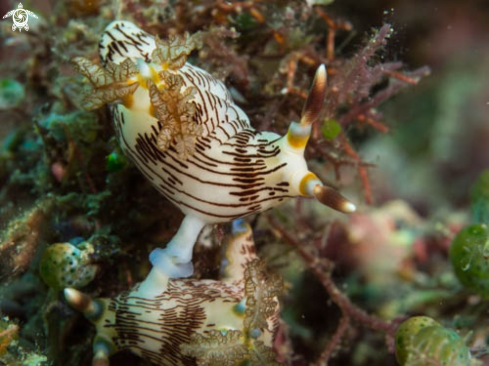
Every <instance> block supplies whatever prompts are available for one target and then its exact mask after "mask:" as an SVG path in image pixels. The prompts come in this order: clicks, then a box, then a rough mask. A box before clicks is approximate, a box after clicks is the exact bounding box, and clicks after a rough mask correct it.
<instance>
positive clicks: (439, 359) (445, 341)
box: [405, 326, 470, 366]
mask: <svg viewBox="0 0 489 366" xmlns="http://www.w3.org/2000/svg"><path fill="white" fill-rule="evenodd" d="M405 365H406V366H421V365H442V366H469V365H470V351H469V348H468V347H467V345H466V344H465V341H464V340H463V339H462V338H461V337H460V336H459V335H458V334H457V332H455V331H454V330H453V329H448V328H444V327H439V326H431V327H426V328H424V329H421V330H420V331H419V332H418V334H416V336H415V337H414V338H413V339H412V344H411V351H410V352H409V354H408V358H407V360H406V363H405Z"/></svg>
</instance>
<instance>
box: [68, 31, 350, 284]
mask: <svg viewBox="0 0 489 366" xmlns="http://www.w3.org/2000/svg"><path fill="white" fill-rule="evenodd" d="M198 43H199V39H198V37H192V36H188V35H185V36H184V37H177V36H172V37H171V38H169V39H168V40H166V41H162V40H160V39H159V38H157V37H156V38H155V37H153V36H151V35H149V34H148V33H146V32H144V31H143V30H141V29H139V28H137V27H136V26H135V25H134V24H132V23H130V22H127V21H115V22H113V23H111V24H110V25H109V26H108V27H107V28H106V30H105V32H104V34H103V36H102V39H101V42H100V45H99V47H100V49H99V51H100V57H101V59H102V62H103V65H104V67H101V66H98V65H96V64H93V63H92V62H91V61H89V60H87V59H83V58H76V59H74V62H75V64H76V65H77V68H78V70H79V71H80V72H81V73H82V74H83V75H84V76H86V77H87V78H88V79H89V81H90V83H91V84H92V86H93V87H94V91H93V93H92V94H91V95H90V97H89V99H87V106H86V107H87V108H89V109H94V108H98V107H100V106H101V105H103V104H105V103H109V105H110V109H111V112H112V116H113V120H114V125H115V129H116V133H117V136H118V139H119V142H120V144H121V146H122V149H123V150H124V152H125V153H126V154H127V155H128V156H129V157H130V158H131V159H132V161H133V162H134V163H135V164H136V166H137V167H138V168H139V169H140V170H141V172H142V173H143V174H144V175H145V176H146V178H148V180H149V181H150V182H151V183H152V184H153V185H154V187H155V188H156V189H157V190H158V191H159V192H160V193H161V194H163V195H164V196H165V197H167V198H168V199H169V200H170V201H172V202H173V203H174V204H175V205H177V206H178V207H179V208H180V209H181V210H182V211H183V213H184V214H185V215H186V216H185V219H184V220H183V222H182V224H181V226H180V228H179V230H178V232H177V234H176V235H175V236H174V237H173V238H172V240H171V241H170V243H169V244H168V245H167V246H166V248H165V249H155V250H154V251H153V252H152V253H151V255H150V260H151V263H152V264H153V270H152V272H151V274H150V276H149V278H155V279H157V278H158V276H160V275H162V274H163V275H165V276H169V277H171V278H179V277H188V276H190V275H192V273H193V267H192V250H193V246H194V244H195V242H196V239H197V237H198V235H199V233H200V231H201V229H202V228H203V227H204V226H205V225H206V224H214V223H220V222H229V221H232V220H234V219H237V218H241V217H243V216H247V215H250V214H254V213H258V212H262V211H265V210H267V209H270V208H272V207H274V206H276V205H278V204H280V203H281V202H283V201H285V200H286V199H289V198H292V197H296V196H306V197H315V198H316V199H317V200H318V201H320V202H321V203H323V204H325V205H327V206H329V207H331V208H333V209H336V210H339V211H342V212H345V213H350V212H353V211H355V209H356V208H355V205H354V204H353V203H351V202H349V201H348V200H346V199H345V198H344V197H342V196H341V195H340V194H339V193H338V192H337V191H335V190H334V189H332V188H330V187H326V186H324V185H323V183H322V182H321V181H320V180H319V179H318V178H317V176H316V175H315V174H314V173H312V172H310V171H309V170H308V168H307V163H306V161H305V159H304V149H305V147H306V144H307V141H308V139H309V135H310V132H311V125H312V123H314V122H315V121H316V120H317V119H318V117H319V114H320V111H321V109H322V106H323V101H324V96H325V89H326V68H325V67H324V65H321V66H320V67H319V68H318V70H317V72H316V76H315V78H314V81H313V84H312V87H311V91H310V93H309V97H308V99H307V101H306V103H305V106H304V109H303V112H302V117H301V120H300V122H299V123H296V122H292V123H291V125H290V127H289V130H288V132H287V134H286V135H285V136H280V135H277V134H275V133H272V132H258V131H255V129H253V127H251V125H250V122H249V120H248V117H247V116H246V114H245V113H244V112H243V111H242V110H241V108H240V107H238V106H237V105H236V104H235V103H234V102H233V99H232V97H231V95H230V93H229V91H228V90H227V89H226V87H225V86H224V84H223V83H222V82H221V81H219V80H217V79H216V78H214V77H213V76H211V75H210V74H209V73H207V72H206V71H204V70H202V69H200V68H198V67H196V66H193V65H191V64H190V63H188V62H186V61H187V56H188V55H189V54H190V52H191V51H192V49H193V48H194V47H196V46H197V44H198ZM149 278H148V279H149ZM150 282H151V281H148V283H150ZM150 290H151V289H149V288H148V291H150Z"/></svg>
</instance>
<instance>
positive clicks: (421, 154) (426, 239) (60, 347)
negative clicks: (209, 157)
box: [0, 0, 489, 366]
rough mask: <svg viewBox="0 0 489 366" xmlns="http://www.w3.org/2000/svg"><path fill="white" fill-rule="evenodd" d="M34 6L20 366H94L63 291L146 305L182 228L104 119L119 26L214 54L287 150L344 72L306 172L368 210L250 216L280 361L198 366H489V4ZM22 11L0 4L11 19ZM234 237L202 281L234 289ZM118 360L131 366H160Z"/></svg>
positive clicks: (22, 121) (8, 333)
mask: <svg viewBox="0 0 489 366" xmlns="http://www.w3.org/2000/svg"><path fill="white" fill-rule="evenodd" d="M22 6H23V9H26V10H29V11H30V12H32V13H34V15H35V16H37V18H36V17H35V16H33V15H29V16H28V30H27V29H25V28H23V29H15V30H13V27H12V26H13V25H14V24H15V22H14V19H16V18H15V17H16V15H15V14H13V13H12V14H11V15H10V16H8V17H4V19H2V20H1V21H0V37H1V49H0V141H1V142H0V365H8V366H11V365H12V366H14V365H15V366H17V365H25V366H27V365H72V366H82V365H91V364H92V358H93V356H94V355H93V351H92V343H93V342H94V337H95V333H96V331H95V327H94V326H93V325H92V324H91V322H90V321H89V320H87V318H86V317H84V316H83V314H81V312H79V311H77V310H75V309H73V308H72V307H71V306H70V305H69V304H68V303H67V301H66V299H65V297H64V295H63V289H64V288H66V287H73V288H77V289H80V290H81V291H82V292H83V293H85V294H88V295H89V296H90V297H93V298H115V297H116V296H118V295H119V294H121V293H124V292H125V291H128V290H130V289H131V288H132V287H133V286H134V285H135V284H136V283H138V282H140V281H142V280H143V279H144V278H145V277H146V275H147V274H148V272H149V271H150V269H151V264H150V262H149V260H148V256H149V253H150V252H151V251H152V250H153V249H154V248H156V247H158V246H163V245H164V244H165V243H167V242H169V241H170V239H171V238H172V236H173V235H174V234H175V233H176V231H177V229H178V228H179V226H180V223H181V221H182V219H183V217H184V216H183V214H182V213H181V212H180V210H179V209H178V208H177V207H176V206H175V205H173V204H172V203H171V202H170V201H168V200H167V199H166V198H165V197H164V196H163V195H161V194H160V193H159V192H158V191H157V190H155V189H154V188H153V187H152V186H151V184H150V182H149V180H148V179H146V177H145V176H144V175H143V174H141V172H140V171H139V170H138V169H137V168H136V166H135V165H134V164H133V162H132V161H131V160H130V158H129V157H127V156H126V155H125V154H124V152H123V151H122V149H121V147H120V146H119V143H118V141H117V139H116V135H115V132H114V127H113V121H112V117H111V114H110V113H109V110H108V108H107V107H105V106H100V105H97V106H96V108H87V100H89V101H92V102H93V100H94V99H95V96H96V95H97V94H96V92H97V91H94V90H91V89H90V88H89V86H90V80H89V79H90V78H89V77H88V78H87V73H84V72H78V71H77V69H78V70H80V67H79V65H78V67H77V65H76V63H74V62H73V59H74V58H77V57H83V58H85V59H88V60H90V61H91V62H93V63H94V64H99V63H100V60H99V55H98V50H99V42H100V37H101V36H102V34H103V32H104V29H105V27H106V26H107V25H108V24H109V23H111V22H112V21H113V20H127V21H130V22H132V23H134V24H135V25H137V26H138V27H139V28H141V29H143V30H144V31H146V32H148V33H149V34H152V35H158V36H159V37H160V39H162V40H165V39H167V38H168V37H171V36H175V35H181V36H183V35H184V34H185V32H188V33H189V34H190V35H195V34H198V35H199V39H200V42H199V43H200V44H198V45H195V47H193V48H194V49H192V50H190V51H189V52H188V55H187V56H188V59H187V61H188V62H189V63H191V64H193V65H196V66H198V67H200V68H202V69H204V70H206V71H207V72H209V73H210V74H211V75H212V76H213V77H214V78H216V79H218V80H221V81H222V82H223V83H224V84H225V86H226V87H227V89H228V90H229V93H230V95H231V96H232V99H233V100H234V102H235V103H236V104H237V105H238V106H239V107H240V108H241V109H242V110H243V111H244V112H245V113H246V114H247V116H248V117H249V120H250V123H251V125H252V126H253V128H255V129H256V130H258V131H273V132H275V133H277V134H279V135H281V136H282V135H285V134H286V133H287V129H288V127H289V124H290V122H291V121H299V120H300V118H301V112H302V109H303V105H304V102H305V100H306V97H307V95H308V93H309V88H310V85H311V83H312V81H313V78H314V75H315V72H316V70H317V69H318V67H319V65H321V64H324V65H326V68H327V75H328V81H327V88H326V96H325V99H324V103H323V105H322V109H321V112H320V118H318V120H317V121H315V122H314V124H313V127H312V133H311V137H310V140H309V143H308V145H307V147H306V150H305V153H304V154H305V157H306V160H307V162H308V166H309V168H310V169H311V171H314V172H315V173H316V175H317V176H318V177H319V178H320V179H321V180H322V181H323V182H325V183H327V185H329V186H331V187H334V188H335V189H338V190H340V191H341V192H342V194H343V195H344V196H345V197H348V199H349V200H350V201H352V202H354V203H355V205H356V206H357V211H356V212H355V213H352V214H343V213H338V212H335V211H333V210H331V209H330V208H328V207H324V206H321V205H320V204H318V203H317V202H316V201H315V200H314V199H309V198H305V197H300V198H294V199H291V200H288V201H287V202H284V203H283V204H282V205H280V206H278V207H276V208H274V209H272V210H269V211H265V212H261V213H258V214H256V215H251V216H247V217H246V218H245V220H246V222H247V223H248V224H249V225H250V227H251V229H252V230H253V239H254V241H255V244H256V250H257V254H258V257H259V258H260V259H261V260H263V263H265V264H266V268H267V272H268V273H270V274H271V275H270V276H271V278H273V279H276V278H278V277H274V276H275V275H277V276H278V275H280V276H281V278H282V280H283V283H282V284H281V285H280V286H278V285H277V286H276V287H273V286H272V285H273V284H272V281H263V283H262V285H263V286H264V288H263V289H262V290H263V293H265V294H267V291H268V295H266V296H264V297H267V296H268V297H269V298H275V296H276V295H277V294H278V300H279V303H280V318H279V319H278V320H277V321H278V328H277V329H276V332H275V334H274V337H273V342H271V344H269V345H268V346H267V348H266V349H265V348H264V349H261V348H260V347H259V346H258V345H257V344H255V345H253V346H249V347H250V349H249V350H247V351H246V352H252V353H253V352H255V353H257V354H258V353H260V352H261V353H260V355H261V354H264V355H266V357H265V356H264V357H263V358H260V357H254V356H253V357H252V356H249V357H248V356H246V357H244V356H243V357H244V358H242V359H240V358H239V357H238V356H236V352H237V351H236V348H233V345H232V344H231V343H229V340H226V341H224V340H222V342H221V343H218V342H217V341H216V342H215V343H212V342H208V343H205V342H194V343H193V344H191V346H192V347H193V348H192V352H193V353H189V354H188V357H186V358H185V359H184V360H183V361H182V360H179V362H182V363H183V364H190V365H193V364H198V365H221V364H222V365H224V364H226V365H227V364H229V365H233V364H250V365H263V364H277V363H278V364H283V365H297V366H302V365H326V364H328V365H352V366H357V365H358V366H360V365H379V366H383V365H386V366H387V365H409V366H415V365H417V366H421V365H447V366H448V365H449V366H455V365H457V366H458V365H460V366H464V365H472V366H474V365H489V301H488V298H489V228H488V227H487V225H488V222H489V83H488V82H487V80H488V75H489V42H488V39H489V2H488V1H483V0H479V1H477V0H466V1H464V2H460V1H455V0H424V1H421V0H413V1H409V2H406V1H400V0H397V1H396V0H369V1H354V0H335V1H332V0H307V1H306V0H303V1H302V0H296V1H279V0H249V1H239V2H237V1H223V0H202V1H197V0H194V1H191V0H112V1H108V0H107V1H106V0H69V1H49V0H31V1H26V2H23V3H22ZM16 9H20V7H19V2H17V1H10V0H2V2H1V3H0V15H2V16H3V15H4V14H8V13H9V12H11V11H12V10H14V11H15V10H16ZM17 14H18V13H17ZM25 14H29V13H23V14H20V15H21V16H20V18H19V16H17V19H16V21H17V23H19V22H22V19H21V18H22V15H23V16H25ZM92 84H93V83H92ZM91 97H92V99H90V98H91ZM115 99H116V98H113V99H112V100H110V102H114V100H115ZM102 104H103V103H102ZM203 195H205V192H203ZM231 230H232V229H230V224H227V223H223V224H216V225H211V226H209V227H207V228H206V229H205V232H204V233H203V234H202V235H201V237H200V239H199V241H198V243H197V245H196V247H195V250H194V261H193V264H194V269H195V272H194V275H193V278H195V280H196V281H197V280H198V281H200V280H202V281H203V280H204V279H218V278H219V276H220V269H221V266H222V253H221V252H222V251H221V247H223V246H225V244H226V243H227V242H228V240H227V238H229V236H230V233H231ZM209 243H210V244H209ZM247 279H248V280H249V279H250V278H249V277H247ZM266 286H270V287H269V288H265V287H266ZM272 287H273V288H272ZM278 288H280V291H278V290H277V289H278ZM255 290H256V289H255ZM247 294H248V295H247V296H248V297H250V296H251V295H249V293H248V292H247ZM264 304H265V305H267V306H269V307H270V306H272V305H273V306H275V305H274V304H275V303H273V304H272V302H271V300H270V301H268V302H267V301H264ZM271 304H272V305H271ZM265 308H266V306H264V307H263V309H261V308H260V309H259V310H257V314H258V315H260V316H262V317H263V316H265V315H266V316H265V322H266V319H267V317H268V316H269V315H270V313H269V312H270V308H267V309H265ZM272 312H273V311H272ZM264 314H265V315H264ZM416 316H422V318H420V317H416ZM92 321H93V319H92ZM178 326H179V325H178V324H177V325H175V329H176V328H177V327H178ZM262 328H263V327H262ZM262 330H263V329H262ZM223 334H224V333H223ZM224 335H225V334H224ZM251 337H252V338H253V334H251ZM226 342H228V343H226ZM264 347H265V346H264ZM126 348H130V347H126ZM250 350H251V351H250ZM114 351H115V350H112V351H111V352H114ZM114 353H115V354H114V355H113V356H112V357H111V358H110V363H111V364H112V365H122V366H124V365H137V366H142V365H151V364H152V363H151V359H148V357H146V359H145V357H144V352H143V357H142V358H141V357H138V356H136V355H134V354H133V352H130V350H128V349H126V350H122V352H114ZM247 357H248V358H247ZM98 362H99V363H94V364H96V365H98V366H101V365H107V363H103V362H105V361H98ZM170 364H171V363H170ZM165 365H166V364H165Z"/></svg>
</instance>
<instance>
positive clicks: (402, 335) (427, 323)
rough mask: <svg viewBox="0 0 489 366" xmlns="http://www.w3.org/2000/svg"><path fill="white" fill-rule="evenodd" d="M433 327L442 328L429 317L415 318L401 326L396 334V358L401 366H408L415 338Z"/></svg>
mask: <svg viewBox="0 0 489 366" xmlns="http://www.w3.org/2000/svg"><path fill="white" fill-rule="evenodd" d="M431 326H439V327H440V326H441V324H440V323H438V322H437V321H436V320H434V319H432V318H430V317H427V316H413V317H411V318H409V319H407V320H405V321H404V322H403V323H402V324H401V325H400V327H399V328H398V329H397V332H396V358H397V361H398V362H399V363H400V364H401V365H405V364H406V361H407V359H408V356H409V351H410V348H411V343H412V340H413V338H414V336H416V334H418V332H419V331H420V330H421V329H424V328H426V327H431Z"/></svg>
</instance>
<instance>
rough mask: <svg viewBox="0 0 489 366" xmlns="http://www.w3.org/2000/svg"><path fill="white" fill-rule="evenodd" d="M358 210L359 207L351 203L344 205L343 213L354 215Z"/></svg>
mask: <svg viewBox="0 0 489 366" xmlns="http://www.w3.org/2000/svg"><path fill="white" fill-rule="evenodd" d="M356 210H357V206H356V205H355V204H353V203H351V202H345V203H344V204H343V209H342V210H341V211H343V212H344V213H354V212H355V211H356Z"/></svg>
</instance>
